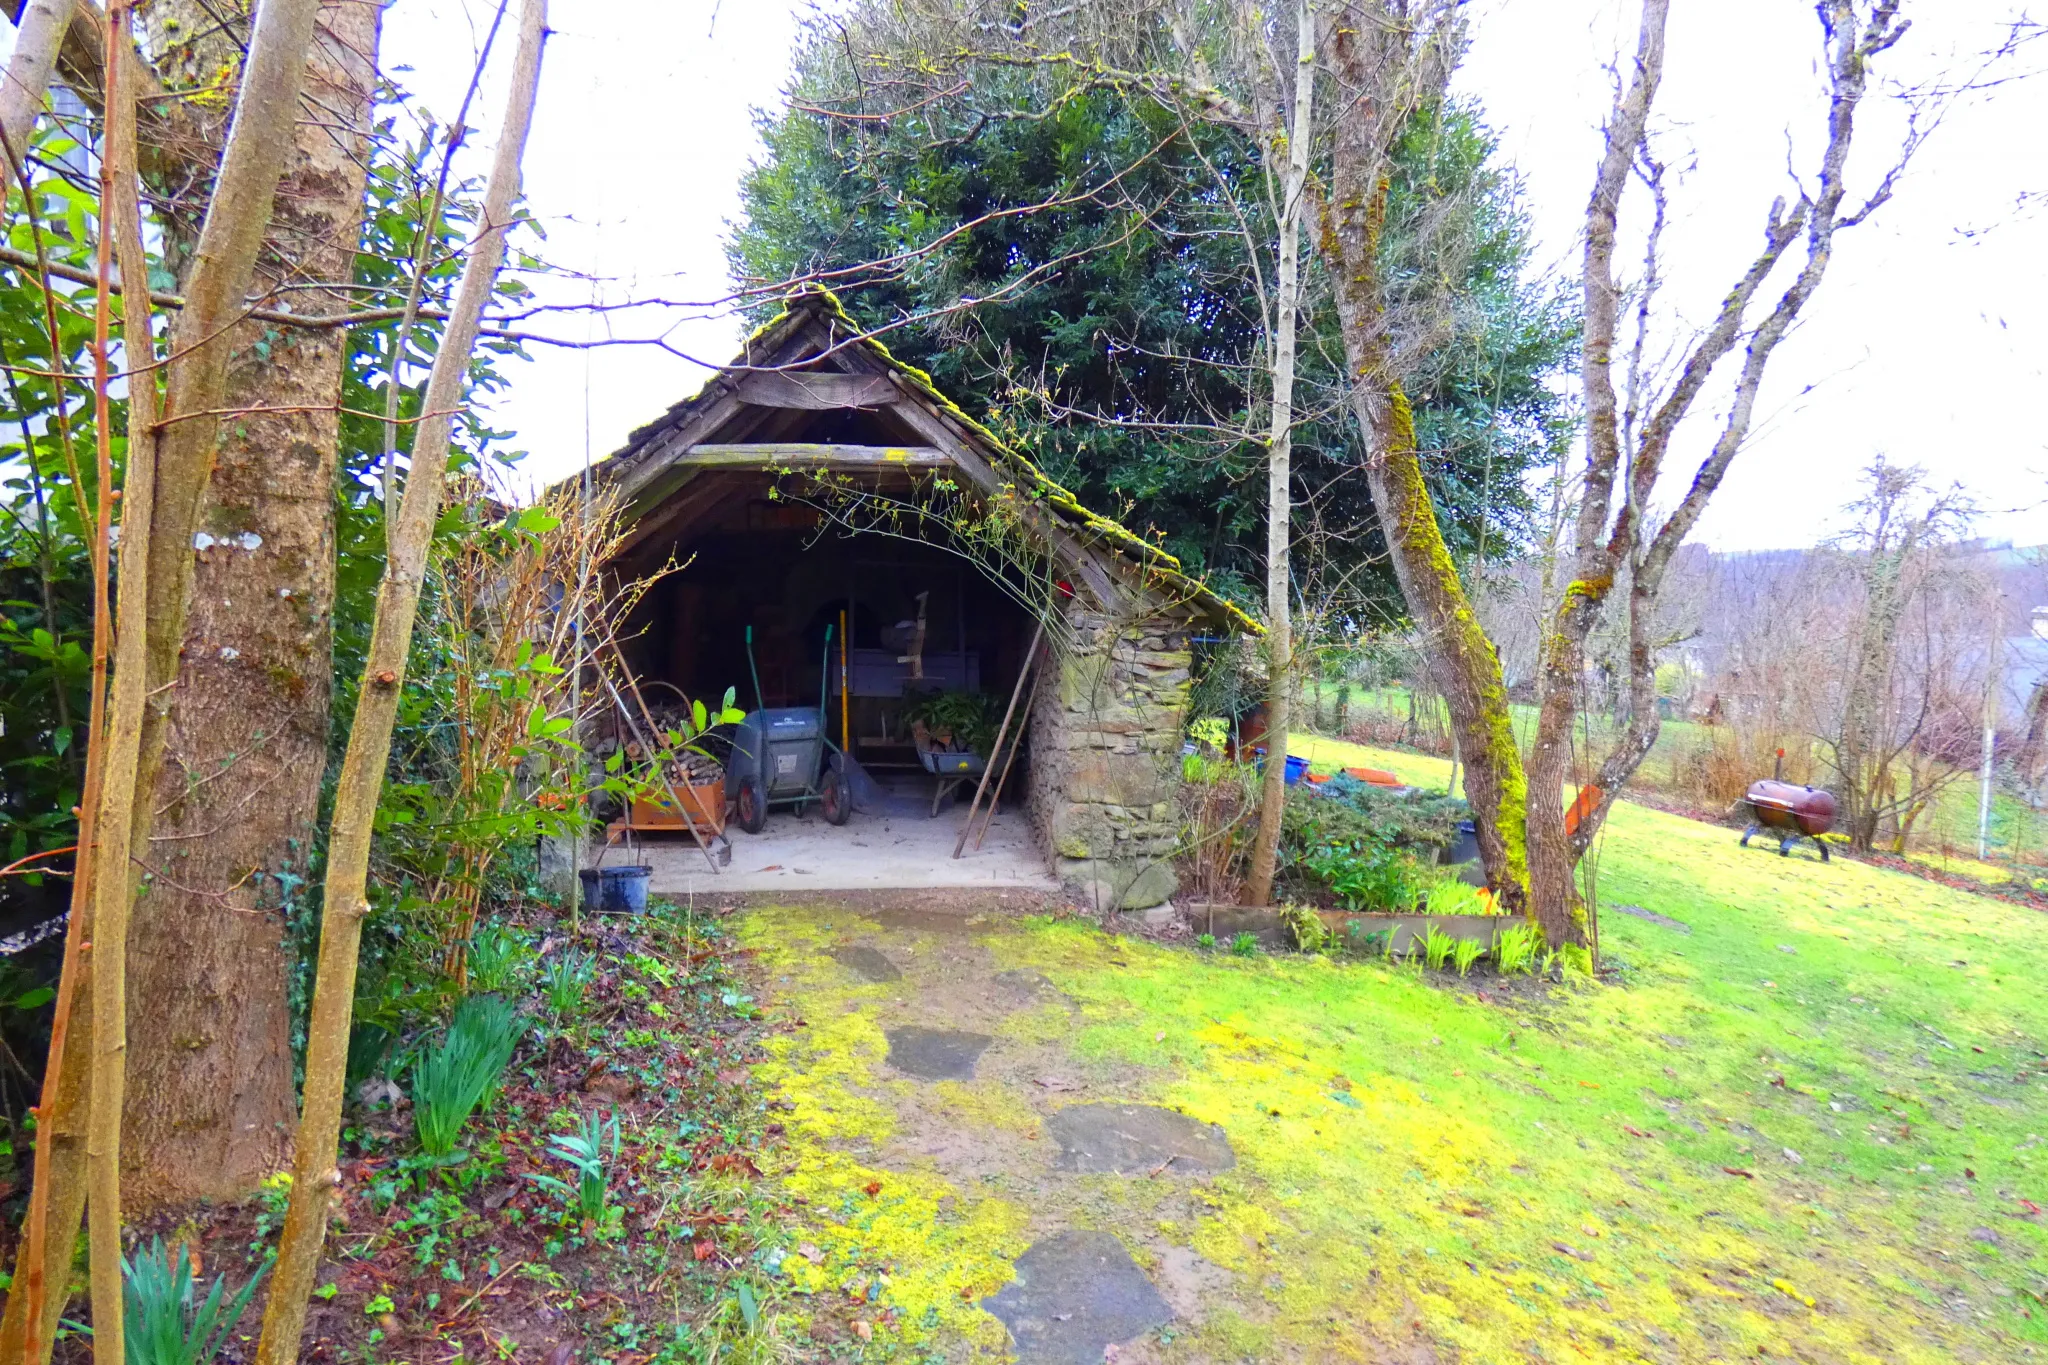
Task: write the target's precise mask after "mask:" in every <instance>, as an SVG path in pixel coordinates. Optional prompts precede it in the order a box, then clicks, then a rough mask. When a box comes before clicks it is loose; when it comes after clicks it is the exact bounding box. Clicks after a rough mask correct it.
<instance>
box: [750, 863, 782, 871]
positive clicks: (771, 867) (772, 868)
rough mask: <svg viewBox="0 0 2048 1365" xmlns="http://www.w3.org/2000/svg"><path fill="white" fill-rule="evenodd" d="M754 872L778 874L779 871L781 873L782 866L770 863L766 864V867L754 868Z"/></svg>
mask: <svg viewBox="0 0 2048 1365" xmlns="http://www.w3.org/2000/svg"><path fill="white" fill-rule="evenodd" d="M754 870H755V871H757V872H780V871H782V864H781V863H770V864H768V866H766V867H760V868H756V869H754Z"/></svg>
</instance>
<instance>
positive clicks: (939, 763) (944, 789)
mask: <svg viewBox="0 0 2048 1365" xmlns="http://www.w3.org/2000/svg"><path fill="white" fill-rule="evenodd" d="M910 737H911V739H912V740H913V741H914V742H915V743H916V745H917V761H918V762H919V763H922V764H923V765H924V770H925V771H926V772H928V773H930V774H931V775H932V776H933V777H934V778H936V779H938V781H937V784H936V785H935V786H934V787H933V788H932V818H933V819H937V818H938V815H939V810H940V808H941V807H942V806H944V805H945V804H946V803H947V801H948V800H950V799H951V798H952V796H953V795H954V793H956V792H958V791H959V790H960V788H961V787H962V786H964V785H966V784H967V783H969V782H973V781H975V780H977V779H978V778H980V776H981V775H982V773H983V772H984V771H985V770H986V769H987V768H988V760H987V759H985V758H983V757H982V756H981V755H980V754H977V753H975V752H973V751H972V750H969V749H954V750H948V749H941V748H938V747H937V746H936V745H934V744H933V743H932V737H931V732H930V731H928V730H926V729H925V728H924V722H923V721H921V720H919V721H912V722H911V725H910Z"/></svg>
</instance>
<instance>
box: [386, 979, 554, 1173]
mask: <svg viewBox="0 0 2048 1365" xmlns="http://www.w3.org/2000/svg"><path fill="white" fill-rule="evenodd" d="M525 1034H526V1016H524V1015H522V1014H520V1013H519V1011H518V1010H517V1009H515V1008H514V1007H513V1006H512V1005H511V1003H510V1002H508V1001H506V1000H503V999H501V998H499V997H498V996H495V995H472V996H470V997H469V998H468V999H467V1000H464V1001H463V1002H462V1003H461V1004H460V1005H458V1006H456V1008H455V1017H454V1019H452V1020H451V1021H450V1022H449V1024H448V1031H447V1032H446V1033H445V1034H443V1035H442V1038H441V1044H440V1046H439V1047H437V1048H435V1049H434V1050H433V1051H432V1052H430V1053H428V1054H427V1055H426V1056H425V1057H423V1058H421V1059H420V1061H419V1063H418V1064H417V1065H416V1066H414V1068H413V1073H412V1104H413V1110H412V1114H413V1129H414V1131H415V1132H416V1133H417V1134H418V1135H419V1141H420V1150H421V1151H423V1152H425V1153H426V1154H427V1155H428V1156H430V1157H445V1156H448V1155H449V1154H451V1153H452V1152H454V1150H455V1140H456V1139H457V1138H458V1137H460V1136H461V1134H462V1126H463V1125H464V1124H465V1123H467V1122H469V1116H470V1115H471V1114H472V1113H474V1112H476V1108H477V1106H478V1105H480V1104H487V1103H489V1101H490V1099H491V1097H492V1096H493V1095H495V1094H496V1093H497V1089H498V1081H499V1079H500V1078H501V1077H502V1076H503V1075H504V1074H505V1067H506V1065H507V1064H509V1063H510V1062H511V1060H512V1053H513V1050H514V1049H516V1048H517V1047H518V1046H519V1040H520V1039H521V1038H522V1037H524V1036H525Z"/></svg>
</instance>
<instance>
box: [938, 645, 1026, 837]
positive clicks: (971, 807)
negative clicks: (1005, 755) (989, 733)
mask: <svg viewBox="0 0 2048 1365" xmlns="http://www.w3.org/2000/svg"><path fill="white" fill-rule="evenodd" d="M1044 639H1045V622H1044V621H1042V620H1041V621H1040V622H1039V623H1038V625H1037V628H1036V629H1034V630H1033V631H1032V632H1031V646H1030V648H1028V649H1026V650H1025V651H1024V667H1023V668H1022V669H1021V670H1020V671H1019V672H1018V674H1017V685H1016V686H1015V687H1012V688H1011V689H1010V704H1009V705H1008V706H1007V707H1005V708H1004V709H1003V723H1002V725H1001V726H1000V727H999V728H998V729H997V730H996V742H995V743H994V744H992V745H990V746H989V748H990V753H989V756H988V762H987V763H986V764H985V765H983V767H982V770H981V781H979V782H977V783H975V784H974V800H972V801H970V802H969V803H968V805H967V820H966V822H965V823H963V824H962V825H961V826H960V837H959V838H958V839H956V840H954V842H953V856H954V857H955V858H957V857H959V856H960V853H961V850H962V849H964V848H966V847H967V831H968V830H969V829H970V828H972V827H973V825H974V812H975V811H976V810H977V809H979V808H980V806H981V794H982V793H983V792H985V791H987V790H988V779H989V774H990V773H992V772H994V771H995V766H996V755H997V754H999V753H1001V752H1002V751H1003V737H1004V736H1005V735H1007V734H1009V733H1010V717H1011V716H1013V715H1015V714H1016V713H1017V698H1018V697H1020V696H1022V695H1023V692H1024V680H1025V679H1026V678H1028V677H1030V676H1031V670H1032V669H1033V668H1035V667H1037V666H1038V655H1039V648H1038V647H1039V645H1040V643H1041V642H1043V641H1044ZM1018 733H1019V734H1022V730H1021V729H1020V730H1019V732H1018ZM975 847H976V848H979V847H981V845H980V844H979V843H977V844H976V845H975Z"/></svg>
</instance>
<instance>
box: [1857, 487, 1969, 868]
mask: <svg viewBox="0 0 2048 1365" xmlns="http://www.w3.org/2000/svg"><path fill="white" fill-rule="evenodd" d="M1864 483H1865V491H1864V494H1863V496H1862V497H1860V498H1858V499H1857V500H1856V501H1855V502H1853V503H1851V504H1850V506H1849V510H1850V511H1852V512H1854V513H1856V514H1857V517H1858V520H1857V523H1856V525H1855V527H1854V528H1853V529H1852V530H1850V531H1849V532H1848V533H1846V534H1845V535H1843V536H1840V537H1838V538H1837V539H1836V541H1835V543H1834V548H1835V550H1836V551H1837V557H1838V561H1839V568H1838V574H1839V576H1840V578H1841V579H1843V580H1845V581H1846V586H1847V587H1848V589H1849V592H1848V593H1847V594H1845V595H1846V596H1847V597H1848V598H1849V599H1850V600H1849V602H1848V603H1846V604H1845V605H1847V606H1848V607H1849V608H1850V610H1849V611H1848V612H1847V613H1845V614H1846V615H1847V617H1848V619H1849V620H1850V621H1851V622H1852V623H1853V625H1852V628H1851V630H1850V632H1849V633H1848V634H1847V636H1846V638H1845V639H1844V641H1843V646H1844V647H1843V648H1842V650H1841V651H1840V654H1841V665H1842V668H1841V674H1840V676H1841V678H1842V687H1841V700H1840V703H1839V706H1838V707H1837V708H1834V713H1833V716H1832V717H1831V720H1832V724H1831V725H1830V726H1829V727H1828V729H1827V730H1826V731H1825V732H1823V734H1822V743H1823V746H1824V747H1825V748H1826V749H1827V750H1828V752H1829V753H1830V755H1831V763H1832V766H1833V768H1834V770H1835V785H1836V789H1837V791H1838V793H1839V794H1840V796H1841V798H1842V803H1843V812H1842V815H1843V824H1844V826H1845V827H1846V830H1847V833H1848V835H1849V843H1850V846H1851V847H1853V848H1856V849H1858V850H1861V851H1865V852H1867V851H1869V850H1870V849H1871V848H1872V847H1874V846H1875V845H1876V843H1877V840H1878V838H1879V836H1880V834H1881V833H1882V832H1883V830H1884V828H1885V826H1886V825H1887V824H1889V825H1890V827H1891V828H1892V830H1893V831H1894V832H1895V837H1896V839H1897V841H1898V844H1899V846H1900V847H1903V844H1904V840H1905V838H1906V836H1907V835H1908V834H1910V832H1911V828H1912V823H1913V821H1914V819H1916V818H1917V817H1918V816H1919V814H1920V813H1921V812H1922V811H1924V810H1925V809H1926V807H1927V805H1928V803H1929V802H1930V801H1931V800H1932V799H1933V797H1934V795H1935V794H1936V793H1937V792H1938V791H1939V789H1940V788H1941V787H1942V786H1945V785H1947V782H1949V781H1953V780H1954V778H1955V776H1956V775H1957V774H1958V773H1961V772H1967V771H1968V764H1969V759H1968V757H1967V750H1968V748H1969V744H1968V741H1969V739H1970V738H1973V737H1974V732H1975V726H1974V725H1972V724H1968V723H1967V721H1966V723H1965V725H1964V727H1963V732H1964V744H1963V748H1964V750H1965V755H1963V756H1961V757H1962V762H1961V763H1960V764H1958V763H1956V762H1955V760H1956V759H1957V758H1958V757H1959V755H1958V754H1956V753H1955V752H1953V749H1954V747H1955V746H1954V745H1953V744H1952V743H1951V744H1946V745H1945V744H1943V743H1942V739H1943V735H1942V730H1943V728H1944V725H1943V723H1944V722H1945V721H1947V720H1949V719H1950V718H1951V717H1952V716H1953V715H1954V714H1955V712H1956V711H1957V709H1958V702H1959V701H1960V700H1961V698H1960V697H1959V696H1958V695H1957V694H1958V693H1959V692H1971V691H1974V692H1976V693H1978V694H1979V695H1981V693H1982V687H1981V685H1979V686H1977V687H1975V688H1971V687H1969V686H1968V685H1967V684H1965V685H1963V686H1960V687H1958V686H1956V685H1955V684H1956V683H1957V681H1958V680H1957V679H1955V678H1954V676H1953V675H1954V671H1955V665H1956V662H1957V660H1958V659H1959V658H1960V657H1961V656H1962V655H1963V654H1964V652H1965V646H1966V645H1967V644H1968V643H1969V640H1968V637H1970V636H1975V637H1978V638H1979V639H1981V637H1982V636H1983V635H1984V634H1985V626H1984V623H1985V622H1986V621H1987V620H1988V619H1991V616H1992V613H1991V612H1989V611H1987V610H1986V609H1985V606H1986V605H1987V604H1986V603H1985V602H1984V598H1985V596H1986V594H1985V593H1984V592H1983V590H1982V587H1981V585H1977V584H1970V585H1969V587H1970V588H1971V589H1974V590H1973V591H1967V592H1966V594H1965V595H1966V597H1967V598H1974V599H1976V602H1975V604H1974V605H1976V606H1977V610H1974V611H1965V612H1962V613H1956V612H1953V611H1942V612H1940V613H1937V612H1936V610H1935V608H1936V604H1937V603H1939V604H1940V605H1942V606H1944V607H1949V608H1953V607H1955V606H1957V605H1959V604H1958V603H1957V602H1956V601H1955V596H1956V593H1955V589H1957V588H1958V587H1960V586H1963V585H1961V584H1959V583H1958V582H1957V575H1958V569H1957V567H1956V565H1955V563H1954V556H1953V553H1952V551H1953V548H1954V545H1953V542H1954V538H1955V536H1956V535H1957V534H1959V533H1960V532H1961V531H1962V530H1963V529H1964V528H1965V527H1966V526H1967V525H1968V523H1969V519H1970V516H1971V512H1972V509H1971V506H1970V504H1969V502H1968V500H1967V499H1966V498H1965V497H1964V496H1963V494H1962V493H1961V491H1960V490H1959V489H1955V488H1950V489H1947V490H1941V491H1935V490H1930V489H1929V488H1928V487H1927V480H1926V474H1925V471H1923V470H1921V469H1919V468H1918V467H1916V466H1912V465H1898V464H1893V463H1891V462H1890V461H1888V460H1886V459H1884V458H1883V457H1882V456H1880V457H1878V458H1877V459H1876V460H1874V461H1872V462H1871V464H1870V466H1869V468H1868V469H1867V470H1866V471H1865V472H1864ZM1957 615H1960V616H1961V620H1956V619H1955V617H1956V616H1957ZM1938 618H1939V619H1938ZM1958 627H1960V629H1958ZM1962 713H1963V715H1964V716H1965V717H1968V716H1969V715H1970V709H1969V708H1968V707H1967V706H1966V707H1965V708H1964V709H1963V712H1962ZM1951 728H1952V727H1951ZM1943 760H1947V761H1946V762H1944V761H1943ZM1902 770H1903V772H1902ZM1902 775H1903V776H1904V778H1905V784H1904V788H1903V790H1902V789H1901V786H1900V778H1901V776H1902Z"/></svg>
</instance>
